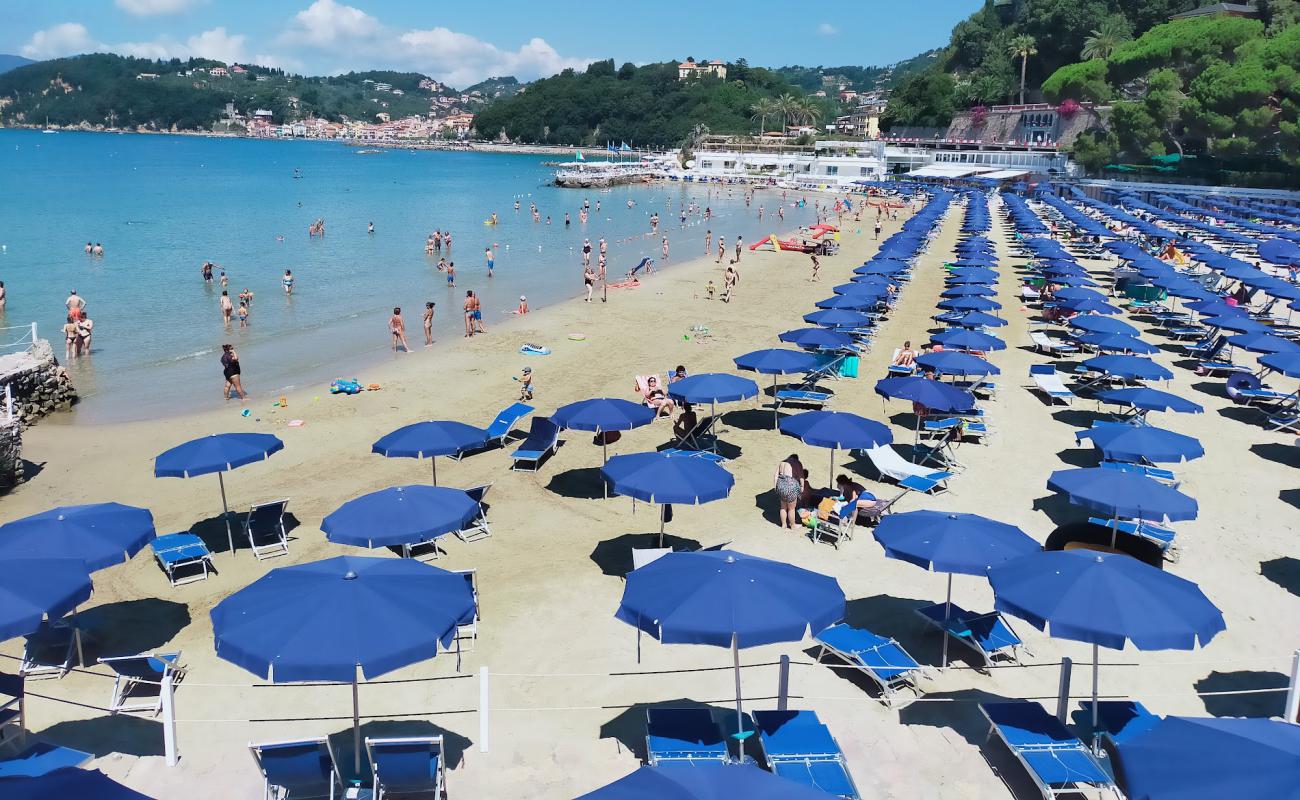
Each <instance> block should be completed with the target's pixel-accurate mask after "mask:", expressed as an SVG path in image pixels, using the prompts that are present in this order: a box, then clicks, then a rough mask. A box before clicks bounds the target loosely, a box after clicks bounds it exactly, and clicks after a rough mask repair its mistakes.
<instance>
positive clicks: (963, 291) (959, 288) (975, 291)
mask: <svg viewBox="0 0 1300 800" xmlns="http://www.w3.org/2000/svg"><path fill="white" fill-rule="evenodd" d="M997 293H998V290H997V289H994V288H993V287H992V286H985V285H983V284H979V283H960V284H957V285H956V286H953V287H951V288H948V289H944V290H943V291H942V292H940V293H939V296H940V297H993V296H994V295H996V294H997Z"/></svg>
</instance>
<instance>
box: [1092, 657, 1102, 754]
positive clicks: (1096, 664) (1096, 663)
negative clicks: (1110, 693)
mask: <svg viewBox="0 0 1300 800" xmlns="http://www.w3.org/2000/svg"><path fill="white" fill-rule="evenodd" d="M1098 651H1099V648H1098V646H1097V643H1096V642H1093V645H1092V751H1093V752H1094V753H1098V754H1099V755H1100V753H1099V752H1098V751H1099V748H1098V747H1097V743H1098V742H1099V741H1101V740H1100V738H1099V737H1098V736H1097V694H1098V693H1097V687H1098V685H1099V684H1100V680H1099V677H1100V676H1099V674H1098V673H1100V672H1101V657H1100V654H1099V652H1098Z"/></svg>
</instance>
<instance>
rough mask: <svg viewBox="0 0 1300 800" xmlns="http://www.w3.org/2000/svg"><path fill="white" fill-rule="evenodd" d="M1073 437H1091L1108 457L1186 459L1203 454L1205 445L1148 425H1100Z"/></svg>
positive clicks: (1157, 460) (1114, 459)
mask: <svg viewBox="0 0 1300 800" xmlns="http://www.w3.org/2000/svg"><path fill="white" fill-rule="evenodd" d="M1074 439H1075V441H1083V440H1084V439H1091V440H1092V443H1093V445H1094V446H1095V447H1096V448H1097V449H1098V450H1100V451H1101V452H1102V455H1103V456H1105V457H1106V458H1108V459H1110V460H1111V461H1128V462H1131V463H1143V462H1147V461H1150V462H1161V463H1163V462H1170V461H1172V462H1178V461H1190V460H1191V459H1194V458H1200V457H1201V456H1203V455H1205V448H1203V447H1201V443H1200V442H1199V441H1198V440H1196V439H1195V438H1193V437H1191V436H1184V435H1183V434H1181V433H1175V432H1173V431H1169V430H1165V429H1164V428H1156V427H1152V426H1150V425H1124V424H1113V425H1100V426H1098V427H1095V428H1089V429H1088V430H1086V431H1079V432H1078V433H1076V434H1075V435H1074Z"/></svg>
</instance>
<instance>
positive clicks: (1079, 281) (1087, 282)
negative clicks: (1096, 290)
mask: <svg viewBox="0 0 1300 800" xmlns="http://www.w3.org/2000/svg"><path fill="white" fill-rule="evenodd" d="M1051 283H1054V284H1056V285H1057V286H1066V287H1080V286H1091V287H1096V286H1100V285H1101V284H1099V283H1097V282H1096V281H1094V280H1092V279H1091V278H1085V277H1082V276H1080V275H1056V276H1053V278H1052V280H1051Z"/></svg>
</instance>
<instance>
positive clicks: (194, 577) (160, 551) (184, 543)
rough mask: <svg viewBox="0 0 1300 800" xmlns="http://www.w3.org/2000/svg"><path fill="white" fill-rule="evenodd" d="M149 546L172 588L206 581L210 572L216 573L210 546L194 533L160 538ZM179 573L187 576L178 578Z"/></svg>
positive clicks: (175, 534) (171, 534)
mask: <svg viewBox="0 0 1300 800" xmlns="http://www.w3.org/2000/svg"><path fill="white" fill-rule="evenodd" d="M149 546H150V547H151V548H152V549H153V557H154V559H155V560H156V561H157V562H158V566H159V567H160V568H162V571H163V573H164V574H165V575H166V576H167V580H168V582H170V583H171V585H172V587H176V586H181V585H183V584H186V583H193V582H194V581H201V580H206V579H207V577H208V572H209V571H213V572H215V571H216V570H215V568H214V567H213V566H212V553H211V551H209V550H208V546H207V545H206V544H204V542H203V540H202V539H200V538H199V537H198V536H195V535H194V534H192V533H169V534H167V535H165V536H159V537H158V538H157V539H154V540H153V541H152V542H150V543H149ZM191 571H192V572H191ZM178 572H182V573H186V574H183V575H180V576H177V573H178Z"/></svg>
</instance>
